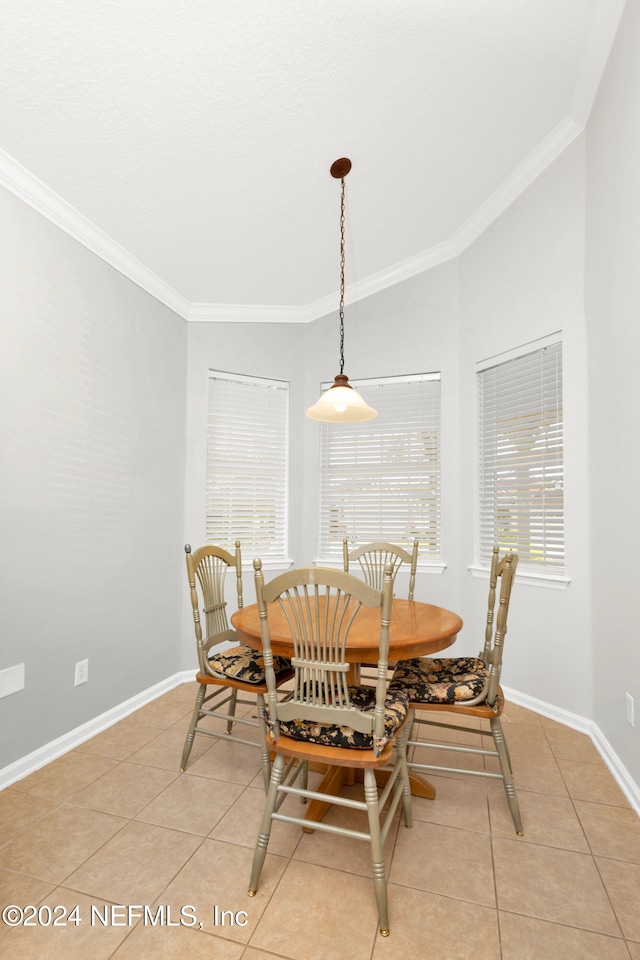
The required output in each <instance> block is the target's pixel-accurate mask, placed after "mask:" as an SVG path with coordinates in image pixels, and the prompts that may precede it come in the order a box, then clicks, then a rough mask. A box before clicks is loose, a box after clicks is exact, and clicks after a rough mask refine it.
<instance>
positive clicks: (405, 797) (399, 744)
mask: <svg viewBox="0 0 640 960" xmlns="http://www.w3.org/2000/svg"><path fill="white" fill-rule="evenodd" d="M408 736H409V723H408V721H407V723H405V725H404V727H403V728H402V730H401V731H400V733H399V734H398V736H397V737H396V750H397V757H396V763H399V764H400V773H399V777H400V780H401V782H402V813H403V817H404V825H405V827H407V828H408V829H411V827H412V826H413V816H412V812H411V783H410V782H409V768H408V766H407V739H408Z"/></svg>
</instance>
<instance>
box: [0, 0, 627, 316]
mask: <svg viewBox="0 0 640 960" xmlns="http://www.w3.org/2000/svg"><path fill="white" fill-rule="evenodd" d="M625 4H626V0H599V3H598V6H597V10H596V14H595V17H594V21H593V24H592V29H591V32H590V34H589V37H588V40H587V44H586V47H585V51H584V55H583V58H582V63H581V66H580V71H579V74H578V80H577V82H576V86H575V89H574V94H573V98H572V100H571V104H570V108H569V111H568V114H567V116H566V117H565V118H564V119H563V120H562V121H561V122H560V123H559V124H558V126H557V127H556V128H555V129H554V130H552V131H551V133H550V134H549V135H548V136H547V137H545V139H544V140H543V141H542V142H541V143H539V144H538V145H537V146H536V147H535V148H534V150H532V151H531V153H530V154H529V155H528V156H527V157H526V158H525V160H524V161H523V162H522V163H521V164H520V166H519V167H517V169H516V170H515V171H514V172H513V173H512V174H511V176H509V177H508V178H507V179H506V180H505V181H504V182H503V183H502V184H501V185H500V186H499V187H498V189H497V190H495V191H494V193H492V194H491V196H490V197H488V198H487V199H486V200H485V201H484V202H483V203H482V204H481V205H480V206H479V207H478V208H477V210H476V211H475V212H474V213H473V214H472V215H471V217H469V219H468V220H467V221H466V222H465V223H463V224H462V225H461V226H460V227H459V228H458V229H457V230H456V231H455V233H454V234H453V235H452V236H451V237H450V238H449V239H448V240H445V241H443V242H442V243H439V244H437V245H436V246H434V247H431V248H429V249H428V250H426V251H423V252H422V253H419V254H416V255H415V256H413V257H409V258H408V259H406V260H403V261H401V262H400V263H397V264H394V265H393V266H392V267H390V268H388V269H385V270H382V271H380V272H379V273H376V274H372V275H371V276H369V277H367V278H366V279H365V280H361V281H358V282H356V283H354V284H351V285H349V286H348V287H347V290H346V294H347V299H348V301H349V302H350V303H354V302H357V301H358V300H363V299H365V298H366V297H370V296H372V295H373V294H376V293H380V292H382V291H383V290H386V289H388V288H389V287H392V286H394V285H395V284H397V283H401V282H402V281H404V280H408V279H410V278H411V277H414V276H416V275H418V274H421V273H424V272H425V271H427V270H430V269H432V268H433V267H435V266H438V265H439V264H441V263H445V262H446V261H447V260H451V259H453V258H455V257H457V256H459V255H460V254H461V253H462V252H463V251H464V250H466V249H467V247H469V246H470V245H471V244H472V243H473V242H474V241H475V240H476V239H477V238H478V237H479V236H480V235H481V234H482V233H483V232H484V231H485V230H486V229H487V228H488V227H489V226H490V225H491V224H492V223H493V222H494V220H496V219H497V218H498V217H499V216H500V215H501V214H502V213H503V212H504V211H505V210H506V209H507V208H508V207H509V206H510V205H511V204H512V203H513V202H514V200H516V199H517V197H519V196H520V194H522V193H523V192H524V191H525V190H526V189H527V187H529V186H530V185H531V183H532V182H533V181H534V180H535V179H536V178H537V177H538V176H540V174H541V173H542V172H543V171H544V170H545V169H546V168H547V167H548V166H549V165H550V164H551V163H553V161H554V160H555V159H556V158H557V157H558V156H559V155H560V154H561V153H562V152H563V150H565V149H566V148H567V147H568V146H569V145H570V144H571V143H572V142H573V141H574V140H575V139H576V137H578V136H579V135H580V134H581V133H582V132H583V130H584V128H585V126H586V123H587V120H588V118H589V114H590V112H591V109H592V106H593V103H594V101H595V98H596V95H597V92H598V88H599V86H600V82H601V80H602V76H603V73H604V70H605V68H606V64H607V61H608V58H609V55H610V53H611V48H612V46H613V43H614V40H615V36H616V33H617V30H618V27H619V25H620V20H621V18H622V14H623V12H624V8H625ZM0 185H2V186H5V187H6V188H7V189H8V190H9V191H10V192H11V193H13V194H15V196H17V197H19V198H20V199H21V200H23V201H24V202H25V203H27V204H28V205H29V206H30V207H32V208H33V209H34V210H37V211H38V213H40V214H42V215H43V216H44V217H46V218H47V219H48V220H50V221H51V222H52V223H54V224H56V226H58V227H60V229H62V230H64V231H65V232H66V233H67V234H69V236H71V237H73V238H74V239H75V240H77V241H78V242H79V243H81V244H83V246H85V247H86V248H87V249H88V250H91V251H92V252H93V253H95V254H96V255H97V256H99V257H101V259H102V260H104V261H105V262H106V263H108V264H110V265H111V266H112V267H114V268H115V269H116V270H118V271H119V272H120V273H122V274H123V275H124V276H126V277H128V278H129V279H130V280H132V281H133V282H134V283H135V284H137V285H138V286H139V287H141V288H142V289H143V290H146V291H147V293H149V294H151V296H153V297H155V298H156V299H157V300H159V301H160V302H161V303H164V304H165V305H166V306H167V307H169V308H170V309H171V310H173V311H174V312H175V313H177V314H178V315H179V316H181V317H183V318H184V319H185V320H188V321H190V322H201V323H310V322H312V321H313V320H317V319H319V318H320V317H324V316H326V315H327V314H329V313H331V312H332V310H334V309H335V307H336V301H335V296H329V297H323V298H321V299H319V300H315V301H313V302H312V303H309V304H306V305H304V304H303V305H296V306H291V305H286V306H284V305H280V306H278V305H273V304H264V305H262V304H238V303H235V304H221V303H190V302H189V301H188V300H187V299H186V298H185V297H183V296H182V295H181V294H179V293H178V292H177V291H176V290H174V289H173V287H170V286H169V284H167V283H165V281H163V280H162V279H161V278H160V277H158V276H157V274H155V273H153V272H152V271H151V270H149V269H148V268H147V267H145V265H144V264H143V263H141V262H140V261H139V260H137V259H136V258H135V257H133V256H132V255H131V254H130V253H128V252H127V250H125V249H124V247H121V246H120V244H118V243H116V242H115V241H114V240H113V239H112V238H111V237H109V236H108V235H107V234H106V233H104V231H102V230H100V228H99V227H96V226H95V224H93V223H91V221H90V220H88V219H87V218H86V217H84V216H83V215H82V214H81V213H79V211H77V210H76V209H75V208H74V207H72V206H71V205H70V204H69V203H67V202H66V201H65V200H63V198H62V197H60V196H59V195H58V194H56V193H55V192H54V191H53V190H51V189H50V188H49V187H47V186H46V184H44V183H42V182H41V181H40V180H38V179H37V177H35V176H33V174H31V173H30V172H29V171H28V170H27V169H26V168H25V167H23V166H22V165H21V164H20V163H18V161H16V160H14V159H13V158H12V157H10V156H9V155H8V154H7V153H5V152H4V151H2V150H0Z"/></svg>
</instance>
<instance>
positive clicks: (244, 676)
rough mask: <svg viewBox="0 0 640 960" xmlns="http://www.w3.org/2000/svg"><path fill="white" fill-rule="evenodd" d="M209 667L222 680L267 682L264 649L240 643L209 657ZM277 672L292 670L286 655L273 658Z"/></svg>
mask: <svg viewBox="0 0 640 960" xmlns="http://www.w3.org/2000/svg"><path fill="white" fill-rule="evenodd" d="M208 663H209V669H210V670H211V671H212V673H214V674H215V675H216V676H218V677H219V678H220V679H221V680H224V679H231V680H240V681H242V682H243V683H256V684H258V683H261V684H264V683H265V675H264V656H263V654H262V650H254V649H253V647H249V646H246V645H245V644H240V646H238V647H231V649H229V650H219V651H216V653H213V654H211V656H210V657H209V658H208ZM273 669H274V670H275V672H276V674H278V673H282V672H283V671H284V670H289V671H290V670H291V661H290V660H287V659H286V657H275V656H274V658H273Z"/></svg>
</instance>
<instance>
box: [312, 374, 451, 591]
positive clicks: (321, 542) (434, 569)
mask: <svg viewBox="0 0 640 960" xmlns="http://www.w3.org/2000/svg"><path fill="white" fill-rule="evenodd" d="M416 382H420V383H433V382H436V383H437V384H438V387H439V389H438V393H437V398H436V400H435V405H436V408H437V415H436V417H435V418H433V419H432V420H431V421H429V422H428V423H427V424H426V425H425V429H427V430H433V429H434V419H435V420H437V422H436V423H435V431H436V443H435V448H436V451H437V473H436V478H435V487H436V508H435V524H436V540H437V555H436V556H425V552H424V551H425V544H426V543H427V540H426V538H425V537H424V536H421V535H420V533H419V532H416V537H417V539H418V540H419V542H420V546H421V548H422V551H421V553H420V554H419V558H418V567H419V568H420V569H421V570H422V571H423V572H429V573H437V574H440V573H442V572H443V570H444V569H445V567H446V564H445V563H444V562H443V559H442V400H441V388H442V374H441V371H431V372H427V373H419V374H406V375H400V376H391V377H371V378H366V379H359V380H351V381H350V383H351V385H352V386H353V387H354V388H355V389H357V390H358V391H359V392H360V393H362V394H363V396H365V398H366V400H367V403H369V404H371V406H373V407H374V408H375V409H377V410H378V411H380V409H381V407H382V398H381V396H374V395H373V394H375V393H378V391H377V390H372V391H370V390H368V389H367V388H368V387H373V388H379V391H380V393H382V391H383V390H384V388H385V387H389V386H392V385H397V384H400V383H407V384H408V383H416ZM330 386H331V384H330V383H328V382H327V383H323V384H321V388H322V389H323V390H325V389H328V388H329V387H330ZM424 402H425V404H428V405H433V404H434V400H433V399H432V398H425V401H424ZM379 424H380V419H379V417H378V418H376V419H374V420H369V421H364V422H362V423H357V424H343V423H342V424H328V423H320V425H319V426H320V433H319V492H318V501H319V510H318V546H317V558H316V560H315V562H316V563H318V564H322V565H324V566H334V565H335V566H338V567H340V568H342V562H343V561H342V539H340V540H339V543H338V541H335V544H334V551H333V552H329V551H327V550H325V547H326V544H327V543H331V542H332V541H331V538H330V533H329V527H328V526H327V529H326V531H325V532H324V533H323V525H324V524H328V520H327V517H328V515H329V511H330V502H331V497H330V496H329V495H328V494H327V491H326V486H325V484H326V483H327V479H326V475H325V471H326V468H327V457H328V455H329V451H328V450H327V444H329V443H330V439H331V434H333V435H335V436H344V434H345V432H346V431H347V430H354V432H355V431H356V430H357V433H362V434H363V435H364V436H370V435H371V434H372V433H375V431H376V428H378V429H379ZM415 442H416V441H415V440H414V443H415ZM383 476H384V475H383V472H382V470H380V471H379V472H378V473H377V474H375V475H373V478H374V479H375V478H376V477H378V478H383ZM430 479H431V483H432V484H433V478H432V477H431V478H430ZM429 520H430V522H433V519H432V518H429ZM421 521H422V522H424V516H422V517H421ZM405 522H406V517H403V518H402V523H405ZM346 532H347V531H345V533H346ZM412 539H413V535H412V536H411V537H410V538H406V539H404V540H403V539H402V538H398V537H397V535H395V536H389V537H388V536H384V535H382V534H380V533H374V534H373V535H366V536H362V537H357V536H354V537H352V536H349V542H350V546H352V545H353V546H355V545H356V544H358V543H364V542H370V541H374V540H388V541H390V542H394V543H398V544H403V543H404V544H405V546H406V547H407V548H408V549H409V550H411V542H412Z"/></svg>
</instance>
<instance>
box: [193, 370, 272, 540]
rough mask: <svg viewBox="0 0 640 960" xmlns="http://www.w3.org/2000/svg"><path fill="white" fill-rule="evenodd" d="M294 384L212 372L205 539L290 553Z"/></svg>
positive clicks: (210, 380)
mask: <svg viewBox="0 0 640 960" xmlns="http://www.w3.org/2000/svg"><path fill="white" fill-rule="evenodd" d="M288 434H289V384H288V383H286V382H285V381H282V380H266V379H262V378H258V377H242V376H234V375H232V374H227V373H217V372H214V371H210V374H209V417H208V431H207V495H206V539H207V542H208V543H215V544H218V545H219V546H223V547H226V549H231V547H232V546H233V544H234V543H235V541H236V540H240V541H241V542H242V550H243V554H244V555H245V556H249V557H260V558H285V557H286V554H287V475H288Z"/></svg>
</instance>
